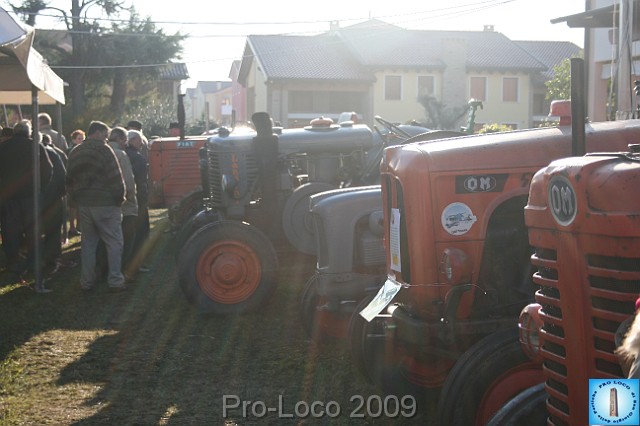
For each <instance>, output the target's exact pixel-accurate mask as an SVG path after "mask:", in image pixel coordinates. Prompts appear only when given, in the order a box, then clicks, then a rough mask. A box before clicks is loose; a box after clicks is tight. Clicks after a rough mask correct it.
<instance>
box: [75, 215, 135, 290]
mask: <svg viewBox="0 0 640 426" xmlns="http://www.w3.org/2000/svg"><path fill="white" fill-rule="evenodd" d="M78 215H79V217H80V231H81V232H82V239H81V260H82V269H81V272H80V285H81V286H82V287H83V288H91V287H93V285H94V284H95V282H96V253H97V248H98V242H99V241H100V240H102V241H104V244H105V246H106V248H107V262H108V266H109V273H108V275H107V283H108V284H109V287H120V286H122V285H124V275H123V274H122V246H123V237H122V212H121V210H120V207H116V206H105V207H87V206H80V207H78Z"/></svg>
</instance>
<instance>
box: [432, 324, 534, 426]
mask: <svg viewBox="0 0 640 426" xmlns="http://www.w3.org/2000/svg"><path fill="white" fill-rule="evenodd" d="M543 380H544V378H543V375H542V368H541V366H540V365H539V364H536V363H534V362H532V361H531V360H530V359H529V358H528V357H527V356H526V355H525V354H524V352H523V351H522V348H521V346H520V342H519V340H518V330H517V328H512V329H507V330H502V331H498V332H495V333H493V334H490V335H489V336H487V337H485V338H483V339H481V340H480V341H478V342H477V343H476V344H474V345H473V346H471V348H469V349H468V350H467V351H466V352H465V353H464V355H462V356H461V357H460V358H459V359H458V361H457V362H456V364H455V365H454V367H453V368H452V369H451V371H450V372H449V376H448V377H447V380H446V381H445V383H444V386H443V387H442V392H441V394H440V400H439V402H438V424H439V425H442V426H473V425H476V426H484V425H486V424H487V421H489V419H491V417H492V416H493V415H494V414H495V413H496V412H497V411H498V410H499V409H500V408H501V407H502V406H503V405H505V404H506V403H507V402H508V401H510V400H511V399H512V398H514V397H515V396H516V395H518V393H520V392H521V391H523V390H525V389H527V388H529V387H532V386H534V385H537V384H539V383H542V382H543Z"/></svg>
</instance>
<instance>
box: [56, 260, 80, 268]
mask: <svg viewBox="0 0 640 426" xmlns="http://www.w3.org/2000/svg"><path fill="white" fill-rule="evenodd" d="M56 266H57V267H58V268H75V267H76V266H78V263H77V262H74V261H73V260H62V259H58V261H56Z"/></svg>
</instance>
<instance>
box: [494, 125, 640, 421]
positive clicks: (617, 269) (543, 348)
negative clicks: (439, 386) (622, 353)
mask: <svg viewBox="0 0 640 426" xmlns="http://www.w3.org/2000/svg"><path fill="white" fill-rule="evenodd" d="M630 123H634V125H637V126H640V123H638V122H637V121H632V122H630ZM630 123H629V122H627V123H625V122H623V123H620V124H622V125H630ZM631 142H634V141H631ZM631 148H632V151H631V152H621V153H598V154H588V155H586V156H584V157H571V158H566V159H563V160H558V161H554V162H552V163H551V164H550V165H549V166H548V167H546V168H544V169H542V170H540V171H539V172H538V173H537V174H536V175H535V177H534V179H533V182H532V184H531V190H530V193H529V202H528V204H527V207H526V209H525V219H526V224H527V226H528V227H529V242H530V244H531V245H532V246H533V247H534V250H535V253H534V255H533V256H532V263H533V265H534V266H535V268H536V269H537V272H536V273H535V275H534V282H535V283H536V284H537V285H538V286H539V290H538V291H537V292H536V293H535V300H536V303H534V304H531V305H529V306H527V307H526V308H525V309H524V310H523V312H522V314H521V318H520V330H521V331H520V340H521V343H522V346H523V349H524V351H525V352H526V353H527V354H528V355H529V356H530V358H531V360H532V361H534V362H536V363H538V364H539V365H541V367H542V371H543V373H544V386H540V385H539V386H537V387H534V388H531V389H528V390H526V391H524V393H523V394H521V395H518V396H517V397H515V398H514V399H513V400H512V401H510V402H509V403H508V404H507V405H505V407H504V408H503V409H502V410H501V411H500V412H499V413H498V414H497V415H496V417H495V418H494V419H493V420H492V423H491V424H492V425H495V426H498V425H507V424H531V423H526V422H525V417H522V416H523V415H525V416H526V413H528V412H529V413H531V414H534V413H535V415H536V416H537V417H538V421H542V423H546V424H549V425H557V426H561V425H562V426H566V425H575V426H578V425H580V426H582V425H586V424H594V423H593V421H592V420H591V419H593V418H594V415H596V414H598V415H600V416H603V419H604V420H606V421H603V419H599V421H598V423H597V424H631V423H625V422H624V420H625V416H628V415H629V414H630V413H631V411H633V410H632V409H633V407H632V404H629V403H628V401H627V405H626V406H625V400H624V398H622V393H620V396H619V397H618V398H617V400H616V404H615V405H616V412H617V415H616V416H615V417H614V418H611V419H607V418H606V416H608V414H609V410H608V407H607V409H606V410H603V411H601V412H599V413H596V411H597V406H596V405H595V404H593V403H592V402H593V399H594V396H595V393H596V392H594V391H593V390H590V388H589V379H607V380H606V381H604V383H611V384H615V383H622V382H620V381H616V380H615V379H620V378H624V377H625V375H624V374H623V368H622V366H621V365H620V363H619V359H618V356H617V355H616V353H615V350H616V347H617V346H618V345H619V343H620V340H621V336H622V335H624V326H623V327H621V325H623V324H625V323H626V322H627V320H628V319H629V318H631V317H632V316H633V315H634V311H635V301H636V299H637V297H638V294H640V186H639V183H640V146H638V145H634V146H631ZM624 390H625V389H624V388H621V389H618V390H617V391H616V393H618V392H623V391H624ZM635 399H636V405H637V395H636V398H635ZM545 408H546V409H545ZM540 413H542V418H541V419H540V418H539V417H540V416H541V414H540ZM636 415H637V409H636ZM547 418H548V419H547ZM596 418H597V416H596ZM545 419H546V422H545ZM609 420H610V421H609ZM542 423H538V424H542ZM634 424H637V423H634Z"/></svg>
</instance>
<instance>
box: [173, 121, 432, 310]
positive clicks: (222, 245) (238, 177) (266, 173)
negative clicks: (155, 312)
mask: <svg viewBox="0 0 640 426" xmlns="http://www.w3.org/2000/svg"><path fill="white" fill-rule="evenodd" d="M376 119H377V122H378V123H380V124H381V125H382V127H383V128H382V129H378V128H377V127H374V129H373V130H372V129H371V128H369V127H368V126H366V125H364V124H353V123H352V122H345V123H341V124H340V125H336V124H333V122H332V121H331V120H329V119H324V118H319V119H317V120H313V121H312V122H311V125H310V126H307V127H305V128H300V129H284V130H283V129H277V128H275V129H274V128H273V126H272V123H271V119H270V117H269V115H268V114H267V113H256V114H254V115H253V117H252V121H253V123H254V126H255V129H256V131H255V132H254V133H242V134H234V133H229V132H224V131H219V133H218V134H217V135H215V136H212V137H211V138H209V139H208V140H207V142H206V144H205V146H204V147H203V148H202V150H201V155H200V168H201V175H202V188H203V190H202V194H203V195H202V200H201V201H202V209H201V210H200V211H199V212H198V213H197V214H195V215H193V216H191V217H190V218H189V219H188V220H187V221H186V222H185V223H184V224H183V225H182V227H181V229H180V231H179V232H178V233H177V235H176V246H177V254H176V257H177V263H178V275H179V281H180V285H181V287H182V289H183V291H184V293H185V294H186V296H187V298H188V300H189V301H190V302H191V303H192V304H193V305H195V306H196V307H197V308H198V309H199V310H200V311H202V312H209V313H214V314H221V315H226V314H235V313H241V312H245V311H247V310H252V309H255V308H258V307H260V306H261V305H262V304H263V303H264V302H265V301H266V300H267V299H268V297H269V295H270V294H271V293H272V292H273V290H274V289H275V287H276V272H277V267H278V258H277V255H276V249H275V246H277V245H278V244H287V245H290V246H293V247H294V248H295V249H297V250H298V251H300V252H302V253H304V254H308V255H314V254H315V253H316V243H315V237H314V228H313V226H312V223H311V221H310V217H309V197H310V196H311V195H313V194H317V193H320V192H325V191H328V190H332V189H336V188H348V187H356V186H362V185H367V184H370V183H372V182H375V183H377V182H378V180H379V163H380V158H381V155H382V150H383V149H384V147H385V146H389V145H395V144H397V143H399V142H402V141H404V140H407V139H409V138H411V137H412V136H415V135H418V134H421V133H424V132H425V131H427V130H428V129H425V128H424V127H420V126H410V125H395V124H392V123H389V122H387V121H386V120H383V119H381V118H379V117H377V118H376Z"/></svg>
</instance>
